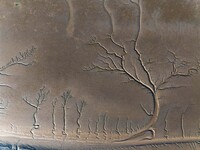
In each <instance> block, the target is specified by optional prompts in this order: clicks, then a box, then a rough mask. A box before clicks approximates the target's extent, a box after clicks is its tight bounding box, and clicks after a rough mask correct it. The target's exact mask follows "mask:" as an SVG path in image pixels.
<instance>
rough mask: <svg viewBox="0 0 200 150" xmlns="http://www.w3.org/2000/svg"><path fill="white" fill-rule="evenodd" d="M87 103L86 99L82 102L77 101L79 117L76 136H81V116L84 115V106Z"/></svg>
mask: <svg viewBox="0 0 200 150" xmlns="http://www.w3.org/2000/svg"><path fill="white" fill-rule="evenodd" d="M85 105H86V103H85V101H81V103H80V104H78V103H76V110H77V112H78V118H77V121H76V122H77V126H78V127H77V129H76V136H77V137H78V138H80V129H81V124H80V118H81V115H82V111H83V107H84V106H85Z"/></svg>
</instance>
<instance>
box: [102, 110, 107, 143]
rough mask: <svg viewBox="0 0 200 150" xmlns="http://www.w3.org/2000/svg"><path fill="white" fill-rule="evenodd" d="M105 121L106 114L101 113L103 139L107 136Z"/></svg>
mask: <svg viewBox="0 0 200 150" xmlns="http://www.w3.org/2000/svg"><path fill="white" fill-rule="evenodd" d="M106 122H107V114H106V113H105V114H104V115H103V136H104V139H105V140H106V138H107V130H106Z"/></svg>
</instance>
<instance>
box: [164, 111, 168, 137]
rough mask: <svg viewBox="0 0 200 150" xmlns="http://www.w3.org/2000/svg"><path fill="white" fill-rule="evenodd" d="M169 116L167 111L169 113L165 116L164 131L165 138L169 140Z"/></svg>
mask: <svg viewBox="0 0 200 150" xmlns="http://www.w3.org/2000/svg"><path fill="white" fill-rule="evenodd" d="M168 114H169V110H167V113H166V116H165V127H164V131H165V135H164V136H165V137H166V138H168V137H169V131H168V129H167V117H168Z"/></svg>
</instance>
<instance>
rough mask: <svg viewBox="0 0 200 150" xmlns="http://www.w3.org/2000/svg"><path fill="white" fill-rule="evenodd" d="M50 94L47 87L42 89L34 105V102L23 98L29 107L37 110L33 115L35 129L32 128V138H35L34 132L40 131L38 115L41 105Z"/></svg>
mask: <svg viewBox="0 0 200 150" xmlns="http://www.w3.org/2000/svg"><path fill="white" fill-rule="evenodd" d="M48 94H49V91H48V90H46V89H45V86H44V87H42V88H41V89H40V90H39V92H38V94H37V95H38V96H37V98H36V99H35V101H36V104H33V103H32V102H30V101H28V99H27V97H25V98H23V101H25V102H26V103H27V104H28V105H29V106H31V107H33V108H34V109H35V112H34V113H33V127H32V128H31V130H30V132H31V134H32V138H34V132H33V131H34V130H35V129H39V126H40V125H39V123H38V120H37V113H38V111H39V109H40V105H41V104H42V103H43V102H44V101H45V100H46V97H47V95H48Z"/></svg>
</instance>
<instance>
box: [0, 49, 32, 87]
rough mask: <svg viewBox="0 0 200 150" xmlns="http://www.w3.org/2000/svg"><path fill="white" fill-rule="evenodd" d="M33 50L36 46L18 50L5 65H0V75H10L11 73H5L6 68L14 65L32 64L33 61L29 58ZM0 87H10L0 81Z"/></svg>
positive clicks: (25, 65)
mask: <svg viewBox="0 0 200 150" xmlns="http://www.w3.org/2000/svg"><path fill="white" fill-rule="evenodd" d="M35 51H36V48H35V47H32V48H31V49H27V50H26V51H22V52H19V53H18V54H17V55H16V56H15V57H12V58H11V59H10V60H9V61H8V62H7V63H6V64H5V65H3V66H1V67H0V76H7V77H9V76H12V75H11V74H8V73H7V70H8V69H10V68H12V67H14V66H24V67H27V66H30V65H33V64H34V62H35V61H29V59H30V58H32V57H33V54H34V53H35ZM0 87H7V88H12V87H11V86H9V85H7V84H5V83H0Z"/></svg>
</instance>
